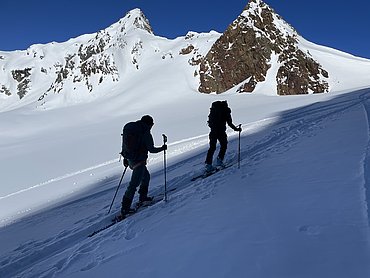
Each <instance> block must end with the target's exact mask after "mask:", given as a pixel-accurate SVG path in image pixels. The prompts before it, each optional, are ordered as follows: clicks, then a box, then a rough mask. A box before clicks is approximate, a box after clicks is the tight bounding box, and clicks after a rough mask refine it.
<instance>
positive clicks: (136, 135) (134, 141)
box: [121, 121, 144, 160]
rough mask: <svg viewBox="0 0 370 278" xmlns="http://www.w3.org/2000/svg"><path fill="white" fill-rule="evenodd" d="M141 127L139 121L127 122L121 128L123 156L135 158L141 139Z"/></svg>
mask: <svg viewBox="0 0 370 278" xmlns="http://www.w3.org/2000/svg"><path fill="white" fill-rule="evenodd" d="M143 133H144V131H143V127H142V124H141V123H140V121H137V122H130V123H127V124H126V125H125V126H124V127H123V130H122V134H121V135H122V151H121V155H122V156H123V157H124V158H127V159H131V160H135V159H136V158H137V157H138V155H139V152H140V148H141V145H142V141H143Z"/></svg>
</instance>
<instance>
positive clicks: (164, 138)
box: [162, 134, 167, 144]
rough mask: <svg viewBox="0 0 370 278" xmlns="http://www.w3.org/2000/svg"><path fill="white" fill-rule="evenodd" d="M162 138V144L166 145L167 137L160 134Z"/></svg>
mask: <svg viewBox="0 0 370 278" xmlns="http://www.w3.org/2000/svg"><path fill="white" fill-rule="evenodd" d="M162 136H163V143H164V144H166V143H167V136H166V135H165V134H162Z"/></svg>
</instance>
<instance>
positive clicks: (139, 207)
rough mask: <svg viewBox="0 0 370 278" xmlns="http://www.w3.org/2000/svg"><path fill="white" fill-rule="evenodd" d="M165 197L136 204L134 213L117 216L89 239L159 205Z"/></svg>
mask: <svg viewBox="0 0 370 278" xmlns="http://www.w3.org/2000/svg"><path fill="white" fill-rule="evenodd" d="M175 190H176V188H171V189H170V190H167V192H172V191H175ZM163 197H164V194H163V193H161V194H159V195H157V196H154V197H153V200H152V201H148V202H143V203H139V202H136V204H135V208H134V209H133V211H132V212H131V213H129V214H127V215H125V217H123V218H121V217H120V216H118V215H116V216H115V217H114V218H113V219H112V220H111V223H109V224H108V225H106V226H104V227H102V228H100V229H98V230H96V231H94V232H92V233H91V234H89V235H88V237H93V236H94V235H96V234H98V233H100V232H102V231H104V230H107V229H109V228H110V227H112V226H114V225H115V224H117V223H119V222H121V221H123V220H125V219H126V218H128V217H130V216H132V215H134V214H136V213H137V212H139V211H141V210H142V209H144V208H147V207H150V206H153V205H155V204H157V203H159V202H160V201H162V200H163Z"/></svg>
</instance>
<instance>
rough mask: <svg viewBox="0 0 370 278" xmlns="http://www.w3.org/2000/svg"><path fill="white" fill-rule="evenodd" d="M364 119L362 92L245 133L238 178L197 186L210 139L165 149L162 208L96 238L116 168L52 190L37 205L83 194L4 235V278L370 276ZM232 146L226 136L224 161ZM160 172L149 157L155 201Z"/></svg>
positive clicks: (223, 175)
mask: <svg viewBox="0 0 370 278" xmlns="http://www.w3.org/2000/svg"><path fill="white" fill-rule="evenodd" d="M369 113H370V90H369V89H366V90H361V91H357V92H351V93H348V94H343V95H337V96H335V97H334V98H332V99H327V100H325V101H321V102H316V103H313V104H310V105H306V106H302V107H300V108H294V109H290V110H286V111H282V112H280V113H277V114H276V115H275V116H274V117H270V118H266V119H264V120H259V121H252V122H249V123H246V124H244V125H243V133H242V139H241V146H242V152H241V154H242V161H241V167H240V169H238V167H237V165H236V164H234V166H233V167H231V168H228V169H226V170H224V171H221V172H219V173H218V174H215V175H214V176H211V177H209V178H208V179H205V180H199V181H196V182H190V178H191V177H192V176H194V175H195V174H196V172H198V170H199V169H200V168H201V167H202V164H203V160H204V156H205V151H206V144H207V138H206V135H204V136H200V137H196V138H190V139H188V140H185V141H183V142H179V143H173V144H170V146H169V151H168V152H169V167H168V187H169V189H174V188H176V190H175V191H172V192H171V193H170V194H169V201H168V202H167V203H164V202H160V203H158V204H157V205H155V206H153V207H150V208H146V209H144V210H142V211H141V212H140V213H138V214H136V215H134V216H132V217H130V218H129V219H127V220H126V221H123V222H121V223H119V224H116V225H115V226H113V227H111V228H110V229H108V230H106V231H103V232H101V233H99V234H97V235H95V236H94V237H92V238H88V237H87V236H88V235H89V234H90V233H91V232H92V231H94V230H96V229H98V228H100V227H103V226H104V225H106V224H107V223H109V219H110V217H111V216H108V215H107V210H108V208H109V205H110V202H111V200H112V197H113V194H114V191H115V189H116V186H117V183H118V180H119V178H120V171H121V170H122V168H121V167H120V166H119V163H116V162H115V163H113V162H112V163H107V164H106V165H100V167H96V168H94V169H87V170H86V172H82V171H81V172H80V173H74V174H73V175H71V176H66V177H63V178H62V179H60V180H56V181H50V183H48V184H46V185H44V187H48V189H46V188H45V189H44V190H45V192H44V194H46V193H49V192H50V191H52V190H53V189H52V188H58V187H62V186H68V184H72V183H73V182H76V181H79V182H81V183H86V184H88V186H86V187H85V189H84V190H82V191H80V192H79V193H78V194H76V195H75V196H74V197H72V198H70V199H68V200H65V201H64V202H61V203H59V204H55V203H54V204H52V205H50V206H48V207H45V208H44V209H42V210H40V211H37V212H35V213H31V214H28V215H27V216H25V217H23V218H22V219H20V221H14V222H13V223H11V224H8V225H4V226H3V227H2V228H1V230H0V239H1V246H2V248H1V257H0V266H1V268H0V276H1V277H110V276H116V275H122V276H124V277H126V276H128V277H189V276H192V277H368V276H369V274H370V267H369V264H368V261H369V259H370V246H369V244H370V240H369V235H370V234H369V232H370V231H369V217H368V210H367V208H368V207H367V206H368V201H369V196H368V192H369V191H368V190H369V184H370V183H369V181H370V178H369V177H370V174H369V171H368V167H367V166H368V163H369V161H370V160H369V159H370V156H369V121H368V116H369ZM237 143H238V141H237V137H236V136H235V134H234V133H231V134H230V144H229V149H228V156H227V159H228V160H229V161H230V162H234V163H235V162H236V159H237ZM161 168H162V157H161V155H158V156H154V157H153V158H152V160H151V161H150V169H151V171H152V181H151V184H152V186H151V193H152V194H153V195H156V194H161V193H162V192H163V172H162V169H161ZM128 180H129V178H128V177H126V178H125V179H124V183H123V188H125V187H126V186H127V182H128ZM37 189H38V188H35V189H30V191H33V190H37ZM122 194H123V189H121V191H120V192H119V197H118V199H119V198H120V197H121V196H122ZM118 199H117V200H116V202H115V205H114V212H117V211H118V210H119V208H120V204H119V200H118ZM5 200H6V199H5ZM2 201H4V199H3V200H2Z"/></svg>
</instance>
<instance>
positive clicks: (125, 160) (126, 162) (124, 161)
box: [123, 158, 128, 167]
mask: <svg viewBox="0 0 370 278" xmlns="http://www.w3.org/2000/svg"><path fill="white" fill-rule="evenodd" d="M123 166H125V167H128V160H127V158H124V159H123Z"/></svg>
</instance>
